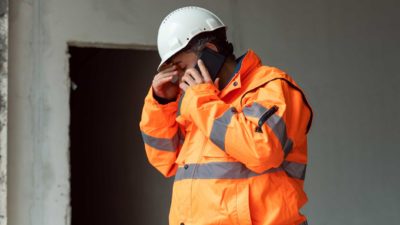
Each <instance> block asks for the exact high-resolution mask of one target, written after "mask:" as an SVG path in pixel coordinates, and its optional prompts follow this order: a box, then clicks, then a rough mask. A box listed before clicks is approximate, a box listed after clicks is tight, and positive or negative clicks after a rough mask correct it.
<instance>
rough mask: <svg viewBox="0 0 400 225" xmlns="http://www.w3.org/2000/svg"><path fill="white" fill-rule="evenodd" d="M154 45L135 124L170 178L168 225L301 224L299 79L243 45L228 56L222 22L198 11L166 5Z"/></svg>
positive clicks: (306, 122) (305, 123)
mask: <svg viewBox="0 0 400 225" xmlns="http://www.w3.org/2000/svg"><path fill="white" fill-rule="evenodd" d="M157 44H158V51H159V54H160V56H161V63H160V65H159V67H158V71H159V73H158V74H157V75H155V76H154V79H153V83H152V86H151V88H150V90H149V93H148V95H147V97H146V99H145V104H144V107H143V113H142V120H141V122H140V129H141V131H142V136H143V140H144V143H145V149H146V153H147V157H148V160H149V162H150V163H151V164H152V165H153V166H154V167H155V168H156V169H158V170H159V171H160V172H161V173H162V174H163V175H165V176H166V177H170V176H175V182H174V187H173V194H172V202H171V208H170V215H169V224H171V225H235V224H236V225H239V224H240V225H250V224H253V225H299V224H303V225H304V224H307V221H306V217H305V216H304V215H302V214H301V213H300V211H299V210H300V208H301V207H302V206H303V205H304V204H305V203H306V202H307V196H306V194H305V193H304V191H303V186H304V177H305V171H306V164H307V132H308V130H309V128H310V125H311V119H312V111H311V107H310V106H309V105H308V103H307V100H306V98H305V96H304V94H303V92H302V90H301V89H300V88H299V86H298V85H297V84H296V83H295V82H294V81H293V79H292V78H291V77H290V76H288V75H287V74H285V73H284V72H282V71H281V70H279V69H277V68H274V67H269V66H263V65H262V64H261V61H260V59H259V57H258V56H257V55H256V54H255V53H254V52H253V51H252V50H249V51H248V52H247V53H246V54H244V55H243V56H241V57H239V58H238V59H236V58H235V56H234V55H233V46H232V44H231V43H229V42H228V41H227V39H226V27H225V25H224V24H223V22H222V21H221V20H220V19H219V18H218V17H217V16H216V15H215V14H213V13H212V12H210V11H208V10H206V9H203V8H199V7H183V8H180V9H177V10H175V11H173V12H171V13H170V14H169V15H168V16H167V17H165V19H164V20H163V22H162V23H161V25H160V28H159V31H158V43H157ZM205 52H211V55H213V56H215V57H216V58H215V59H213V60H211V64H210V62H209V61H208V59H207V58H204V61H203V60H199V58H203V57H202V56H203V55H204V54H205ZM217 59H218V60H217ZM217 61H218V62H221V63H220V65H221V66H220V68H219V67H218V66H217V67H215V65H212V64H213V63H215V64H218V63H217ZM196 65H197V66H198V67H197V68H195V67H196ZM215 68H217V69H215ZM214 75H217V78H216V79H215V80H213V76H214Z"/></svg>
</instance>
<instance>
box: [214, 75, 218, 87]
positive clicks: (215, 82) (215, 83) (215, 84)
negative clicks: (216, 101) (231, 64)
mask: <svg viewBox="0 0 400 225" xmlns="http://www.w3.org/2000/svg"><path fill="white" fill-rule="evenodd" d="M214 86H215V87H217V89H219V77H218V78H217V79H215V81H214Z"/></svg>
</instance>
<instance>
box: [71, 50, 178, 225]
mask: <svg viewBox="0 0 400 225" xmlns="http://www.w3.org/2000/svg"><path fill="white" fill-rule="evenodd" d="M69 53H70V78H71V81H72V82H73V83H72V85H71V87H72V88H71V94H70V109H71V114H70V115H71V118H70V121H71V123H70V166H71V177H70V180H71V208H72V218H71V224H72V225H116V224H118V225H124V224H126V225H128V224H129V225H132V224H146V225H160V224H168V211H169V203H170V195H171V188H172V186H171V185H172V183H171V182H172V180H171V179H165V178H164V177H162V175H161V174H159V173H158V172H157V171H156V170H155V169H154V168H153V167H151V166H150V165H149V163H148V161H147V158H146V155H145V151H144V146H143V142H142V139H141V134H140V130H139V121H140V115H141V110H142V106H143V102H144V97H145V95H146V94H147V92H148V90H149V87H150V85H151V80H152V77H153V76H154V73H155V72H156V68H157V65H158V63H159V56H158V55H157V52H156V51H149V50H122V49H103V48H80V47H70V48H69Z"/></svg>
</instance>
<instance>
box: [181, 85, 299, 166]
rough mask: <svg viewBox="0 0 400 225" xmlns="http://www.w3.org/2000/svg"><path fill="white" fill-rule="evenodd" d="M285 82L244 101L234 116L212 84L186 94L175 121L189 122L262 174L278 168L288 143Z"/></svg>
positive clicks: (260, 89)
mask: <svg viewBox="0 0 400 225" xmlns="http://www.w3.org/2000/svg"><path fill="white" fill-rule="evenodd" d="M285 85H287V84H285V82H283V81H281V80H274V81H271V82H269V83H268V85H264V86H261V87H260V88H258V89H257V90H256V91H255V92H254V93H252V95H251V96H252V97H249V98H246V99H245V102H244V107H243V109H242V111H241V112H238V111H237V110H236V109H235V108H234V107H233V106H232V105H230V104H227V103H225V102H223V101H222V100H220V99H219V98H218V96H217V94H218V92H219V91H218V90H217V89H216V88H215V86H214V85H212V84H200V85H196V86H193V87H190V88H188V89H187V90H186V93H185V95H184V96H183V98H182V99H181V101H182V103H181V104H180V106H179V109H178V110H179V113H178V115H180V116H179V117H178V121H186V120H187V121H192V122H193V123H194V124H195V125H196V126H197V127H198V128H199V129H200V130H201V131H202V132H203V133H204V134H205V135H206V136H207V137H208V138H209V139H210V140H211V141H212V142H213V143H214V144H215V145H216V146H217V147H218V148H219V149H220V150H222V151H225V153H227V154H228V155H230V156H231V157H233V158H235V159H236V160H238V161H240V162H242V163H243V164H244V165H245V166H246V167H247V168H249V169H250V170H252V171H254V172H256V173H262V172H264V171H266V170H268V169H270V168H276V167H279V166H280V165H281V164H282V162H283V159H284V156H285V151H286V150H290V148H291V144H292V143H291V141H290V139H288V138H287V135H286V125H285V115H286V113H287V112H286V101H285V97H284V96H285V94H284V89H286V88H287V86H285Z"/></svg>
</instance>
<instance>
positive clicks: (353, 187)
mask: <svg viewBox="0 0 400 225" xmlns="http://www.w3.org/2000/svg"><path fill="white" fill-rule="evenodd" d="M238 4H239V6H238V8H239V9H240V10H239V12H238V13H239V14H238V16H239V17H240V21H241V23H240V32H241V36H240V41H241V44H242V46H246V47H248V48H254V49H255V50H256V51H258V52H259V53H260V54H261V56H262V57H263V59H264V62H265V63H267V64H270V65H275V66H278V67H280V68H281V69H283V70H285V71H286V72H288V73H289V74H291V75H292V76H293V77H294V78H295V79H296V80H297V81H298V83H299V84H300V85H301V86H302V87H303V89H304V90H305V92H306V94H307V96H308V99H309V100H310V103H311V105H312V107H313V109H314V113H315V117H314V125H313V127H312V130H311V133H310V136H309V164H308V172H307V176H306V191H307V193H308V195H309V200H310V202H309V204H308V205H307V207H306V209H305V213H306V214H307V215H308V216H309V222H310V224H332V225H333V224H371V225H372V224H398V221H399V220H400V214H399V213H398V212H399V211H400V194H399V192H398V190H399V189H400V179H399V174H398V173H399V171H400V166H399V159H400V152H399V150H400V144H399V143H398V140H399V139H400V104H399V103H400V93H399V88H398V87H397V86H398V85H399V83H400V74H399V69H398V66H399V62H400V14H399V13H398V12H399V10H400V2H399V1H390V0H385V1H371V0H369V1H354V0H350V1H348V0H335V1H333V0H332V1H319V0H315V1H288V0H283V1H265V2H262V1H258V2H257V3H254V2H251V3H246V4H245V3H244V2H243V3H238Z"/></svg>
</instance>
